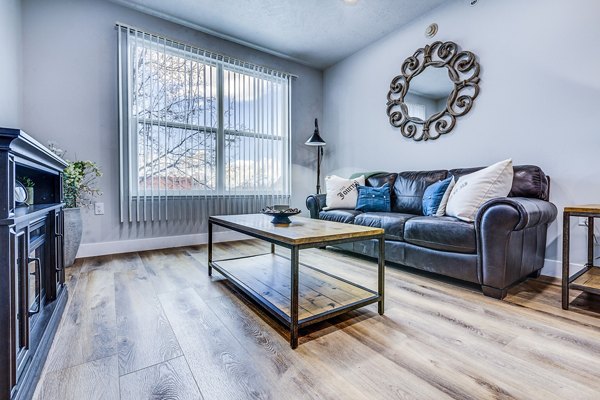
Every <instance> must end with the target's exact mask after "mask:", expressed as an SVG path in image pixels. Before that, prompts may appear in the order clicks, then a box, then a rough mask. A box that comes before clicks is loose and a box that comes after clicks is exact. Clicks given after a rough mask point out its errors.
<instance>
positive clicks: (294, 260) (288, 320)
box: [208, 216, 385, 349]
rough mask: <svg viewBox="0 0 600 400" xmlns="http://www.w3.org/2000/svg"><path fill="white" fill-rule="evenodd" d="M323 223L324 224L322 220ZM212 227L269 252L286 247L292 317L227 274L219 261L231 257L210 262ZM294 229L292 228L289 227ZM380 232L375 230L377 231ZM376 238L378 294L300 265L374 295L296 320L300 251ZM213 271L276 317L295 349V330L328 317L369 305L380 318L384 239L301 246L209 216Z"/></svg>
mask: <svg viewBox="0 0 600 400" xmlns="http://www.w3.org/2000/svg"><path fill="white" fill-rule="evenodd" d="M325 222H326V221H325ZM213 225H218V226H222V227H224V228H227V229H231V230H233V231H236V232H240V233H243V234H245V235H248V236H252V237H254V238H257V239H261V240H264V241H266V242H269V243H271V253H274V252H275V245H277V246H281V247H285V248H288V249H290V250H291V257H290V268H291V293H290V303H291V304H290V310H291V311H290V313H291V315H289V316H288V315H287V314H286V313H284V312H283V311H282V310H280V309H279V308H277V307H276V306H275V305H273V304H272V303H270V302H269V301H268V300H266V299H265V298H263V297H261V296H260V295H258V294H257V293H256V292H255V291H253V290H252V289H250V288H249V287H248V286H247V285H246V284H245V283H244V282H243V281H242V280H240V279H238V278H237V277H235V276H233V275H232V274H230V273H229V272H228V271H227V270H226V269H225V268H223V267H221V266H220V265H219V264H218V262H219V261H227V260H232V259H234V258H230V259H227V260H218V261H213ZM292 229H293V227H292ZM379 231H382V230H377V232H379ZM371 239H376V240H377V242H378V257H377V291H374V290H371V289H368V288H365V287H363V286H360V285H357V284H356V283H354V282H350V281H348V280H345V279H342V278H340V277H339V276H335V275H332V274H329V273H327V272H325V271H323V270H321V269H318V268H315V267H312V266H308V265H306V264H303V266H305V267H308V268H312V269H315V270H317V271H319V272H321V273H324V274H326V275H329V276H331V277H333V278H335V279H338V280H340V281H342V282H345V283H348V284H350V285H353V286H355V287H358V288H360V289H363V290H365V291H368V292H370V293H372V294H373V296H371V297H369V298H366V299H362V300H358V301H356V302H353V303H350V304H347V305H344V306H341V307H338V308H335V309H333V310H329V311H325V312H322V313H320V314H317V315H312V316H310V317H308V318H304V319H302V320H298V275H299V268H300V250H303V249H310V248H322V247H325V246H331V245H336V244H341V243H348V242H356V241H365V240H371ZM251 257H253V256H247V257H235V258H236V259H239V258H251ZM213 269H215V270H216V271H218V272H219V273H220V274H221V275H223V276H224V277H226V278H227V279H228V280H229V281H230V282H231V283H232V284H233V285H234V286H236V287H237V288H238V289H240V290H241V291H242V292H244V293H245V294H246V295H247V296H249V297H251V298H252V299H253V300H254V301H255V302H256V303H258V304H259V305H260V306H261V307H262V308H263V309H264V310H266V311H268V312H269V313H270V314H272V315H273V316H274V317H276V318H277V319H278V320H279V321H280V322H281V323H283V324H284V325H285V326H287V327H288V328H289V330H290V346H291V347H292V349H295V348H297V347H298V330H299V329H300V328H304V327H306V326H308V325H312V324H315V323H318V322H321V321H324V320H326V319H329V318H333V317H335V316H338V315H340V314H343V313H346V312H348V311H351V310H356V309H357V308H361V307H364V306H366V305H369V304H373V303H378V307H377V311H378V312H379V314H380V315H383V312H384V291H385V284H384V283H385V239H384V234H383V232H381V233H373V234H368V235H364V236H361V237H352V238H344V239H331V240H315V241H310V242H306V243H302V244H291V243H288V242H286V241H283V240H278V239H275V238H273V237H270V236H269V235H268V234H267V233H259V232H257V231H256V230H254V231H249V230H247V229H244V228H243V227H241V226H239V225H236V224H232V223H229V222H228V221H225V220H222V219H219V217H218V216H211V217H209V219H208V275H209V276H212V270H213Z"/></svg>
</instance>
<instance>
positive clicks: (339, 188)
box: [323, 175, 365, 210]
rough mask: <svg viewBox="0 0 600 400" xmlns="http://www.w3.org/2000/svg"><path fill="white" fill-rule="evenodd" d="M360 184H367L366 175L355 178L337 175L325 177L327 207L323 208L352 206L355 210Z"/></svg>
mask: <svg viewBox="0 0 600 400" xmlns="http://www.w3.org/2000/svg"><path fill="white" fill-rule="evenodd" d="M359 185H360V186H364V185H365V176H364V175H361V176H359V177H358V178H354V179H346V178H342V177H339V176H336V175H331V176H327V177H325V190H326V191H327V197H326V203H327V207H324V208H323V210H332V209H334V208H350V209H353V210H354V208H355V207H356V200H357V199H358V186H359Z"/></svg>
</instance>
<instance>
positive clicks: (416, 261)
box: [306, 165, 557, 299]
mask: <svg viewBox="0 0 600 400" xmlns="http://www.w3.org/2000/svg"><path fill="white" fill-rule="evenodd" d="M479 169H481V168H460V169H453V170H437V171H408V172H400V173H379V174H375V175H372V176H370V177H368V178H367V180H366V185H367V186H374V187H378V186H382V185H384V184H385V183H386V182H388V183H389V184H390V187H391V188H393V189H392V191H391V202H392V212H389V213H386V212H365V213H362V212H360V211H356V210H349V209H348V210H347V209H338V210H329V211H324V210H323V207H325V206H326V204H325V195H324V194H319V195H310V196H308V198H307V199H306V205H307V207H308V209H309V211H310V216H311V218H320V219H323V220H328V221H337V222H344V223H349V224H352V223H353V224H359V225H366V226H373V227H379V228H383V229H384V230H385V237H386V244H385V246H386V247H385V258H386V260H387V261H390V262H393V263H398V264H401V265H405V266H409V267H414V268H418V269H421V270H425V271H429V272H435V273H438V274H442V275H446V276H450V277H453V278H458V279H461V280H464V281H468V282H473V283H477V284H480V285H481V288H482V291H483V293H484V294H485V295H486V296H491V297H495V298H498V299H502V298H504V297H505V296H506V293H507V290H508V288H509V287H510V286H511V285H513V284H515V283H518V282H520V281H522V280H524V279H526V278H527V277H530V276H531V277H537V276H539V271H540V269H541V268H542V267H543V265H544V256H545V251H546V232H547V228H548V224H550V223H551V222H552V221H554V219H555V218H556V214H557V210H556V206H555V205H554V204H552V203H550V202H549V201H548V198H549V187H550V180H549V178H548V177H547V176H546V175H545V174H544V172H543V171H542V170H541V169H540V168H539V167H536V166H532V165H521V166H515V167H514V178H513V185H512V189H511V192H510V194H509V195H508V197H503V198H497V199H493V200H490V201H488V202H487V203H485V204H483V205H482V206H481V208H480V209H479V211H478V212H477V215H476V218H475V221H474V222H472V223H469V222H464V221H461V220H459V219H457V218H453V217H449V216H444V217H430V216H423V213H422V206H421V201H422V197H423V193H424V191H425V188H426V187H427V186H428V185H430V184H431V183H434V182H436V181H438V180H440V179H445V178H446V177H448V176H450V175H453V176H455V177H456V179H458V178H459V177H460V176H462V175H465V174H468V173H471V172H474V171H477V170H479ZM336 247H338V248H341V249H344V250H350V251H353V252H356V253H360V254H363V255H366V256H370V257H377V242H376V241H374V240H373V241H364V242H355V243H348V244H344V245H339V246H336Z"/></svg>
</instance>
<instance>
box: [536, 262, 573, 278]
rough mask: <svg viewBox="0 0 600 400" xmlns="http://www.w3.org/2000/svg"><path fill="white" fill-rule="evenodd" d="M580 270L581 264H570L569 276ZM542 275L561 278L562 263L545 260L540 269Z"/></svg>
mask: <svg viewBox="0 0 600 400" xmlns="http://www.w3.org/2000/svg"><path fill="white" fill-rule="evenodd" d="M581 269H583V264H573V263H571V265H570V266H569V272H570V274H571V275H573V274H574V273H575V272H577V271H579V270H581ZM542 275H545V276H552V277H555V278H562V261H559V260H549V259H545V260H544V268H542Z"/></svg>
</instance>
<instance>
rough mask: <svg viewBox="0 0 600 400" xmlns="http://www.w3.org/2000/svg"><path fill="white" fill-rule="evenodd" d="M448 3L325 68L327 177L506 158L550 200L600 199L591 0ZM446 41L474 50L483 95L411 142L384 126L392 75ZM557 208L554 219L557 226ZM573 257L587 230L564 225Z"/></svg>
mask: <svg viewBox="0 0 600 400" xmlns="http://www.w3.org/2000/svg"><path fill="white" fill-rule="evenodd" d="M468 3H469V2H467V1H457V2H451V3H449V4H448V5H445V6H442V7H440V8H437V9H435V10H433V11H432V12H431V13H429V14H427V15H426V16H425V17H423V18H421V19H418V20H415V21H414V22H413V23H411V24H410V25H408V26H406V27H404V28H403V29H400V30H398V31H396V32H395V33H393V34H391V35H389V36H387V37H385V38H383V39H381V40H380V41H378V42H376V43H374V44H373V45H371V46H369V47H367V48H365V49H363V50H361V51H360V52H358V53H356V54H354V55H353V56H351V57H349V58H348V59H346V60H344V61H342V62H340V63H338V64H336V65H334V66H332V67H330V68H329V69H327V70H326V71H325V78H324V115H325V116H326V117H325V120H324V126H323V131H324V132H326V136H325V137H326V139H327V140H328V144H327V154H326V157H325V163H326V165H325V173H328V174H329V173H340V174H342V175H344V174H346V175H347V174H350V173H352V172H355V171H365V170H390V171H401V170H426V169H434V168H453V167H468V166H479V165H488V164H491V163H493V162H496V161H500V160H503V159H506V158H508V157H511V158H512V159H513V161H514V163H515V164H537V165H539V166H540V167H542V169H543V170H544V171H545V172H546V173H547V174H549V175H550V176H551V177H552V186H551V200H552V201H553V202H554V203H555V204H556V205H557V206H558V207H559V209H561V208H562V207H563V206H565V205H567V204H581V203H590V202H591V203H594V202H596V203H597V202H598V199H600V158H599V157H598V154H599V149H600V134H599V132H598V129H597V127H598V113H599V112H600V73H599V71H600V53H599V52H598V51H596V48H597V40H598V38H600V24H598V22H597V19H598V15H600V2H599V1H597V0H579V1H575V2H573V1H567V0H553V1H547V0H527V1H522V0H485V1H479V2H478V3H477V5H476V6H474V7H471V6H469V5H468ZM432 22H437V23H438V25H439V28H440V30H439V33H438V34H437V36H436V37H435V40H452V41H455V42H457V43H458V44H459V45H460V46H462V47H463V48H464V49H466V50H471V51H473V52H475V54H476V55H477V56H478V57H479V60H480V63H481V66H482V72H481V94H480V96H479V98H478V99H477V100H476V103H475V106H474V108H473V109H472V111H471V112H470V113H469V114H468V115H467V116H465V117H463V118H460V119H459V120H458V123H457V126H456V128H455V129H454V131H453V132H451V133H450V134H448V135H447V136H445V137H442V138H440V139H439V140H437V141H430V142H424V143H423V142H422V143H417V142H414V141H412V140H409V139H405V138H403V137H402V136H401V134H400V133H399V131H398V130H397V129H395V128H393V127H391V126H390V124H389V123H388V118H387V115H386V113H385V102H386V94H387V91H388V88H389V84H390V81H391V79H392V78H393V77H394V76H395V75H396V74H397V73H398V71H399V69H400V65H401V63H402V62H403V60H404V59H405V58H406V57H408V56H410V55H412V54H413V53H414V51H415V50H416V49H417V48H419V47H422V46H423V45H425V44H426V43H429V42H431V41H433V40H431V39H426V38H425V37H424V31H425V28H426V27H427V26H428V25H429V24H430V23H432ZM560 218H562V214H561V215H559V221H560ZM572 229H573V232H574V235H575V236H574V237H573V241H572V249H573V250H572V254H573V261H574V262H575V263H582V262H583V261H584V259H585V256H584V247H585V235H584V233H585V229H584V228H583V227H579V226H575V224H574V225H573V228H572ZM560 245H561V224H559V223H556V222H555V223H554V224H552V226H551V227H550V230H549V234H548V247H547V254H546V257H547V262H546V267H545V270H544V273H545V274H549V275H556V274H557V273H558V263H557V261H558V260H560V257H561V251H560Z"/></svg>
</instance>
